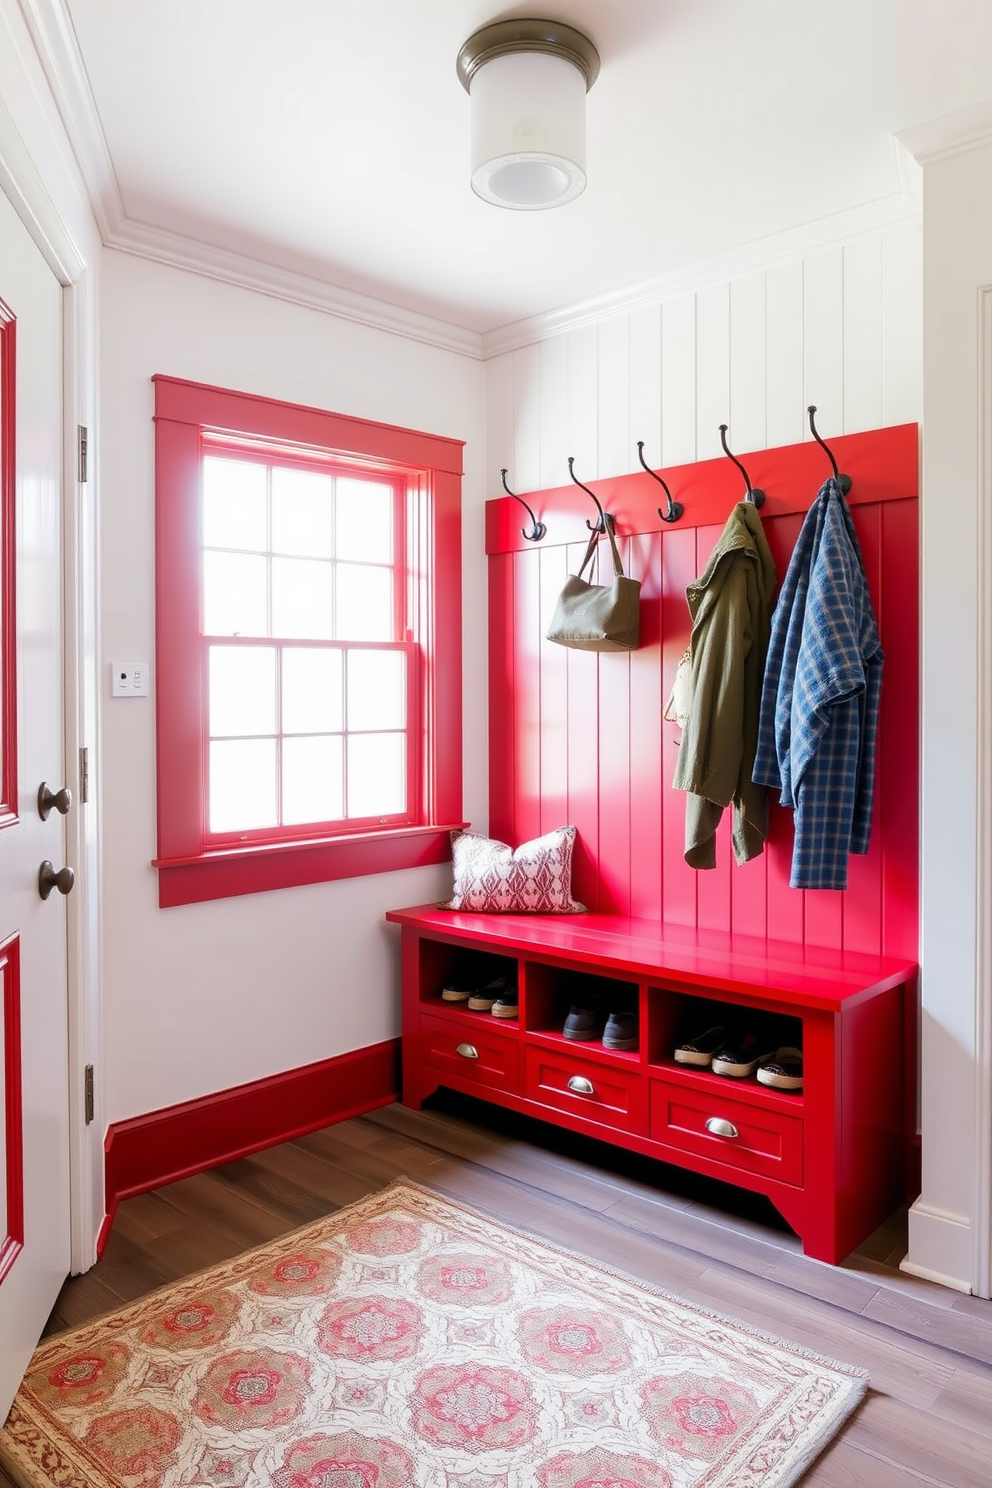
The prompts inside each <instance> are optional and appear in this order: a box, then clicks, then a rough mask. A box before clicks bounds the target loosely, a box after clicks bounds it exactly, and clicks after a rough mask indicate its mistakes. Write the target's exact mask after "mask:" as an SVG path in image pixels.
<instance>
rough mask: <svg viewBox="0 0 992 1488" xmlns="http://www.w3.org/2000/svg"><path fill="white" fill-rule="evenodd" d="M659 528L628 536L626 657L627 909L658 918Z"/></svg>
mask: <svg viewBox="0 0 992 1488" xmlns="http://www.w3.org/2000/svg"><path fill="white" fill-rule="evenodd" d="M661 545H662V536H661V533H660V532H652V533H647V534H645V535H644V536H643V537H632V538H631V539H630V544H629V548H628V553H629V561H630V572H631V574H632V575H633V576H634V578H639V579H640V580H641V644H640V648H639V649H638V650H637V651H634V652H632V653H631V657H630V781H631V800H630V913H631V914H632V915H637V916H639V917H642V918H644V919H658V920H660V919H661V918H662V888H661V877H662V852H661V810H662V797H663V794H664V792H665V790H666V789H667V788H668V787H667V786H666V784H665V783H663V781H662V774H661V772H662V742H661V734H662V729H663V728H664V727H666V725H665V724H664V723H663V721H662V716H661V715H662V711H663V709H664V706H665V696H667V694H666V695H664V696H663V694H662V689H661V682H662V677H661V660H662V651H661V607H662V599H661Z"/></svg>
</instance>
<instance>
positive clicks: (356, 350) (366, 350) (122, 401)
mask: <svg viewBox="0 0 992 1488" xmlns="http://www.w3.org/2000/svg"><path fill="white" fill-rule="evenodd" d="M156 372H161V373H165V374H168V375H171V376H174V377H183V378H189V379H191V380H196V381H200V382H205V383H212V384H215V385H219V386H222V387H231V388H236V389H240V390H244V391H248V392H252V393H258V394H260V395H264V396H267V397H272V398H281V399H286V400H288V401H291V402H297V403H303V404H308V405H311V406H317V407H321V408H329V409H333V410H334V411H336V412H340V413H346V414H353V415H356V416H359V417H364V418H370V419H377V420H380V421H382V422H385V423H393V424H399V425H403V426H406V427H410V428H415V429H423V430H425V431H427V432H430V433H435V434H443V435H448V436H450V437H453V438H457V439H464V440H466V441H467V445H466V450H465V467H466V476H465V482H464V544H463V549H464V567H463V590H464V596H465V617H466V618H465V633H466V646H465V666H464V676H465V683H464V700H465V708H464V717H465V728H464V746H465V761H466V770H465V812H466V818H467V819H469V820H475V821H476V822H478V823H484V821H485V811H486V801H485V797H486V767H485V759H486V695H485V556H484V552H483V506H482V503H483V494H484V493H483V454H484V427H483V426H484V373H483V368H482V365H481V363H479V362H476V361H473V360H470V359H469V358H466V357H462V356H459V355H457V354H455V353H452V352H448V351H441V350H437V349H435V348H432V347H429V346H426V345H423V344H420V343H419V342H415V341H413V340H408V339H405V338H403V337H400V336H395V335H392V334H390V333H388V332H385V331H379V330H372V329H369V328H368V327H365V326H360V325H357V324H354V323H351V322H349V321H345V320H339V319H336V318H335V317H333V316H330V315H326V314H322V313H320V312H317V311H314V310H310V309H304V308H302V307H300V306H297V305H293V304H289V303H286V302H284V301H281V300H276V299H273V298H269V297H267V296H264V295H261V294H256V293H254V292H252V291H250V290H245V289H240V288H235V287H232V286H230V285H226V284H222V283H219V282H217V281H214V280H210V279H206V278H203V277H201V276H199V275H196V274H193V273H189V272H185V271H182V270H178V269H174V268H170V267H166V266H164V265H161V264H156V263H152V262H148V261H146V260H144V259H141V258H137V257H132V256H130V255H127V254H123V253H119V252H114V251H107V252H106V253H105V255H104V305H103V424H104V468H103V482H102V500H103V512H102V517H103V541H102V552H101V560H102V600H103V610H102V629H103V636H102V640H103V645H102V659H103V660H102V668H101V678H100V689H101V697H102V699H103V705H102V706H103V720H104V726H103V746H102V758H101V770H100V775H101V799H102V813H103V814H102V828H103V875H104V876H103V885H104V999H105V1018H106V1046H107V1072H108V1092H107V1119H108V1121H110V1122H114V1121H119V1120H121V1119H123V1118H125V1117H128V1116H132V1115H135V1114H137V1113H140V1112H144V1111H149V1110H154V1109H157V1108H158V1107H161V1106H166V1105H170V1104H172V1103H174V1102H178V1101H182V1100H187V1099H191V1098H193V1097H195V1096H198V1095H202V1094H204V1093H207V1092H210V1091H214V1090H222V1089H226V1088H228V1087H230V1086H233V1085H237V1084H240V1083H242V1082H245V1081H248V1080H253V1079H258V1078H261V1077H262V1076H265V1075H268V1074H273V1073H275V1072H277V1071H280V1070H284V1069H291V1068H294V1067H296V1066H298V1065H303V1064H307V1063H309V1062H311V1061H313V1060H318V1059H324V1058H328V1057H330V1056H332V1055H334V1054H339V1053H343V1052H345V1051H347V1050H350V1049H354V1048H359V1047H362V1046H363V1045H367V1044H372V1043H375V1042H377V1041H378V1040H380V1039H385V1038H391V1037H393V1036H394V1035H396V1034H397V1033H398V1032H399V980H398V942H397V932H396V931H395V930H394V929H392V928H387V927H386V926H385V925H384V923H383V918H382V917H383V913H384V911H385V910H386V909H389V908H391V907H397V906H400V905H406V904H418V903H423V902H426V901H429V900H432V899H437V898H439V897H441V896H442V895H443V893H444V892H445V889H446V886H447V885H449V884H450V868H448V867H437V868H425V869H416V870H410V871H406V872H400V873H392V874H382V875H372V876H369V877H365V878H357V879H353V880H346V881H343V882H337V883H329V884H315V885H310V886H307V887H302V888H294V889H284V890H280V891H278V892H275V893H267V894H253V895H248V896H245V897H242V898H237V899H223V900H217V901H214V902H211V903H207V904H199V905H189V906H185V907H181V908H175V909H168V910H160V909H159V908H158V904H157V887H158V886H157V876H156V872H155V869H154V868H152V867H151V866H150V860H151V859H152V858H153V857H154V856H155V703H154V698H151V699H148V700H140V699H128V700H120V699H117V700H111V699H110V698H109V696H108V694H109V676H108V671H109V664H110V662H111V660H115V659H118V658H120V659H124V660H127V659H135V660H153V658H154V653H155V609H154V541H153V538H154V527H153V523H154V487H153V468H154V460H153V455H154V444H153V426H152V408H153V399H152V385H151V383H150V381H149V379H150V378H151V376H152V375H153V374H154V373H156Z"/></svg>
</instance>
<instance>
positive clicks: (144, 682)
mask: <svg viewBox="0 0 992 1488" xmlns="http://www.w3.org/2000/svg"><path fill="white" fill-rule="evenodd" d="M110 696H111V697H147V696H148V663H147V661H112V662H111V663H110Z"/></svg>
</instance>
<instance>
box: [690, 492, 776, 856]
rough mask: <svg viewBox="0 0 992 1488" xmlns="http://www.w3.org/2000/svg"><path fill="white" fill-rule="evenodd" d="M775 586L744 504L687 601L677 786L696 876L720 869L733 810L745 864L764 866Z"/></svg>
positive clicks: (751, 509)
mask: <svg viewBox="0 0 992 1488" xmlns="http://www.w3.org/2000/svg"><path fill="white" fill-rule="evenodd" d="M775 584H776V573H775V564H774V562H773V561H772V555H771V552H770V550H769V547H768V542H767V539H766V538H765V534H764V531H763V530H762V526H761V518H760V517H759V515H758V509H757V507H756V506H754V505H752V503H751V502H748V501H741V502H739V503H738V505H737V506H735V507H734V509H733V511H732V512H731V513H730V516H729V517H728V519H727V525H726V526H725V527H724V529H723V532H722V533H721V535H720V539H719V541H718V542H717V545H716V547H715V548H714V549H713V552H712V554H711V555H710V560H709V562H708V563H707V565H706V569H705V571H704V572H703V574H702V575H701V577H700V578H698V579H696V580H694V582H693V583H691V584H690V585H689V587H688V589H687V590H686V591H685V597H686V599H687V600H688V602H689V612H690V614H691V615H692V635H691V637H690V640H689V662H688V666H689V688H688V698H689V702H688V716H687V718H686V723H685V728H684V730H683V732H682V740H681V744H680V746H679V758H678V764H677V765H676V768H675V780H674V785H675V788H676V789H677V790H684V791H686V792H688V795H687V797H686V812H685V860H686V862H687V863H688V864H689V866H690V868H714V867H715V866H716V829H717V827H718V825H719V823H720V818H721V816H722V815H723V810H724V807H725V806H728V805H729V804H730V803H731V802H733V807H734V826H733V843H734V856H735V857H736V859H737V861H738V863H746V862H748V861H749V860H750V859H751V858H755V857H757V856H758V854H759V853H760V852H761V851H762V849H763V848H764V845H765V837H766V836H767V831H768V803H767V800H766V795H765V787H764V786H762V785H755V784H754V782H753V781H752V779H751V771H752V769H753V767H754V756H755V752H756V749H757V742H758V712H759V709H760V705H761V682H762V677H763V676H764V670H765V655H766V653H767V650H768V636H769V631H770V628H771V608H772V595H773V594H774V592H775Z"/></svg>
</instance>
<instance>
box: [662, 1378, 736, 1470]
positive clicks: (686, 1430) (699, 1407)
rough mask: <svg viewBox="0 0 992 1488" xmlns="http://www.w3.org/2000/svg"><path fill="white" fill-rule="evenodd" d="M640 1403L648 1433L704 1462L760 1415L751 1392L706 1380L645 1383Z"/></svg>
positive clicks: (692, 1379)
mask: <svg viewBox="0 0 992 1488" xmlns="http://www.w3.org/2000/svg"><path fill="white" fill-rule="evenodd" d="M642 1398H643V1401H644V1413H645V1420H646V1422H647V1427H648V1430H649V1431H650V1432H651V1435H652V1436H653V1437H654V1438H655V1439H656V1440H657V1441H659V1442H662V1443H663V1444H664V1445H665V1446H666V1447H670V1448H671V1449H672V1450H673V1451H676V1452H680V1453H684V1455H685V1456H687V1457H703V1458H705V1459H706V1461H707V1462H710V1461H712V1460H713V1458H714V1457H719V1456H720V1455H721V1453H723V1452H725V1451H726V1449H727V1447H728V1446H729V1445H730V1444H731V1443H732V1442H733V1441H734V1440H735V1439H736V1438H738V1437H739V1436H741V1434H742V1433H743V1432H746V1431H747V1429H748V1427H749V1426H750V1424H751V1422H752V1421H753V1420H754V1417H755V1416H756V1415H757V1413H758V1402H757V1400H756V1399H755V1398H754V1395H752V1393H751V1391H750V1390H746V1389H745V1388H744V1387H743V1386H742V1385H738V1384H734V1383H733V1382H732V1381H730V1380H722V1379H716V1378H713V1377H712V1376H707V1375H696V1374H678V1375H676V1376H675V1377H674V1378H668V1377H667V1376H663V1377H661V1378H658V1379H653V1380H649V1381H648V1383H647V1384H646V1385H645V1386H644V1388H643V1391H642Z"/></svg>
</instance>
